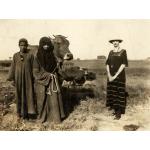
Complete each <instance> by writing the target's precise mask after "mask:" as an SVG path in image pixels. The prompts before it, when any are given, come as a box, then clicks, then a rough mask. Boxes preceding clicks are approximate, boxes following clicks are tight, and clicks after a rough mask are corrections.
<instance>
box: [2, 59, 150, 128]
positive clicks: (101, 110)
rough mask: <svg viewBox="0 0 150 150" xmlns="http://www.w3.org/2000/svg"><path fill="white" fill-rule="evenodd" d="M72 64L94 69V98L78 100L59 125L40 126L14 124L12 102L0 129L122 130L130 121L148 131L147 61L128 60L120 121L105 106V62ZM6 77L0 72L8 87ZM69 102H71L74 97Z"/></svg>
mask: <svg viewBox="0 0 150 150" xmlns="http://www.w3.org/2000/svg"><path fill="white" fill-rule="evenodd" d="M75 63H76V64H75V65H79V66H82V67H85V66H86V67H87V68H89V70H90V71H91V70H92V71H93V72H96V75H97V79H96V81H95V84H96V88H95V90H96V92H97V93H98V97H97V98H89V97H86V98H84V99H81V100H80V101H79V103H78V104H77V105H75V106H74V107H73V109H72V112H71V113H70V114H68V117H67V118H66V119H65V120H64V121H63V122H62V123H61V124H42V125H41V124H38V123H34V122H25V123H21V124H17V122H16V116H15V105H12V107H11V110H10V112H9V113H8V114H7V115H5V116H4V117H1V120H0V121H1V127H0V130H38V131H39V130H42V131H45V130H60V131H64V130H65V131H78V130H80V131H81V130H86V131H106V130H115V131H116V130H117V131H122V130H124V129H123V127H124V126H125V125H130V124H135V125H138V126H139V129H138V130H150V120H149V116H150V92H149V91H150V82H149V81H150V76H149V74H150V62H146V61H145V62H144V61H131V62H130V63H129V66H130V68H127V70H126V75H127V81H126V82H127V91H128V92H129V97H128V99H127V109H126V114H125V115H123V116H122V118H121V119H120V120H119V121H116V120H113V118H114V117H113V116H112V112H111V111H108V109H107V108H106V107H105V102H106V70H105V66H104V62H100V61H99V60H98V61H97V60H96V61H94V60H92V61H79V62H75ZM98 63H100V64H101V65H100V64H98ZM5 78H6V72H3V73H1V75H0V79H1V80H0V83H1V85H3V86H6V87H7V86H8V84H6V82H5ZM66 100H67V99H66ZM71 101H72V102H73V99H72V100H71Z"/></svg>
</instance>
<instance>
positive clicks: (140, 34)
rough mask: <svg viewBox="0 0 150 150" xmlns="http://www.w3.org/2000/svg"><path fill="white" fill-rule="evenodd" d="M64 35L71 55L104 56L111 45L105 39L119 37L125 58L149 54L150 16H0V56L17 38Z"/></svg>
mask: <svg viewBox="0 0 150 150" xmlns="http://www.w3.org/2000/svg"><path fill="white" fill-rule="evenodd" d="M58 34H59V35H64V36H67V39H68V40H69V41H70V46H69V49H70V51H71V52H72V53H73V55H74V58H75V59H76V58H80V59H96V58H97V56H98V55H105V56H106V57H107V55H108V53H109V51H110V50H111V49H112V48H113V47H112V44H110V43H109V42H108V41H109V40H111V39H115V38H120V39H122V40H123V42H122V43H121V45H120V47H121V48H124V49H126V50H127V55H128V59H132V60H133V59H146V58H147V57H150V20H102V19H100V20H98V19H97V20H75V19H74V20H19V19H18V20H0V60H4V59H9V57H12V56H13V54H14V53H15V52H17V51H19V47H18V40H19V39H20V38H23V37H24V38H27V39H28V41H29V44H38V43H39V39H40V38H41V37H42V36H51V37H53V35H58Z"/></svg>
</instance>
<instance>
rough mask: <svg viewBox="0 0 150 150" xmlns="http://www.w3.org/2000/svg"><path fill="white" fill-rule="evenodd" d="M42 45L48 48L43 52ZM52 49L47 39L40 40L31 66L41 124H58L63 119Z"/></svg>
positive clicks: (55, 63)
mask: <svg viewBox="0 0 150 150" xmlns="http://www.w3.org/2000/svg"><path fill="white" fill-rule="evenodd" d="M44 45H48V46H49V48H48V49H47V50H44V49H43V46H44ZM53 49H54V47H53V45H52V43H51V41H50V39H49V38H47V37H43V38H41V39H40V42H39V49H38V52H37V54H36V56H35V59H34V64H33V72H34V78H35V86H34V87H35V93H36V99H37V110H38V114H39V119H40V121H41V122H42V123H43V122H54V123H60V122H61V120H62V118H64V117H65V114H64V110H63V104H62V97H61V93H60V88H59V84H58V76H57V62H56V58H55V56H54V54H53Z"/></svg>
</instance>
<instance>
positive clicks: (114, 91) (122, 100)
mask: <svg viewBox="0 0 150 150" xmlns="http://www.w3.org/2000/svg"><path fill="white" fill-rule="evenodd" d="M106 106H107V107H109V108H110V109H114V110H115V111H119V112H120V113H121V114H125V108H126V85H125V82H123V81H120V80H118V79H115V80H114V81H112V82H109V81H107V101H106Z"/></svg>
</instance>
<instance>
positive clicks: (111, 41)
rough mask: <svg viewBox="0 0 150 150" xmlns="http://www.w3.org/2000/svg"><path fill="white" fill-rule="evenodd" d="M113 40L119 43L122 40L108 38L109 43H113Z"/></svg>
mask: <svg viewBox="0 0 150 150" xmlns="http://www.w3.org/2000/svg"><path fill="white" fill-rule="evenodd" d="M114 41H118V42H119V43H121V42H122V41H123V40H121V39H113V40H109V42H110V43H113V42H114Z"/></svg>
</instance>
